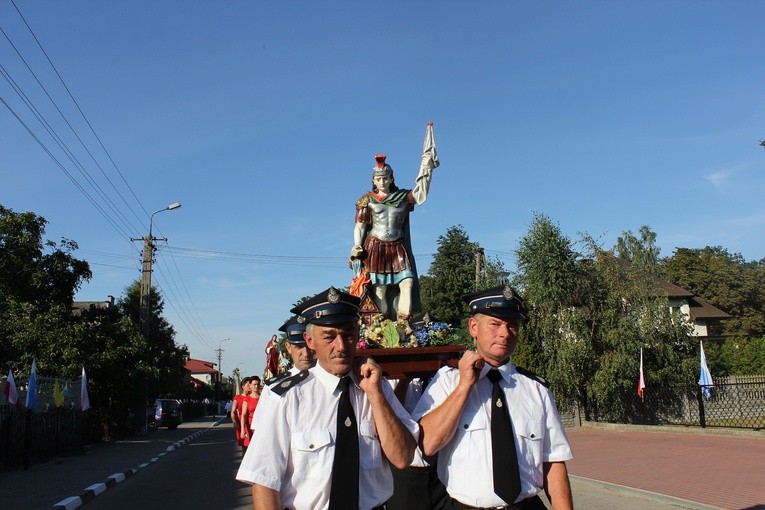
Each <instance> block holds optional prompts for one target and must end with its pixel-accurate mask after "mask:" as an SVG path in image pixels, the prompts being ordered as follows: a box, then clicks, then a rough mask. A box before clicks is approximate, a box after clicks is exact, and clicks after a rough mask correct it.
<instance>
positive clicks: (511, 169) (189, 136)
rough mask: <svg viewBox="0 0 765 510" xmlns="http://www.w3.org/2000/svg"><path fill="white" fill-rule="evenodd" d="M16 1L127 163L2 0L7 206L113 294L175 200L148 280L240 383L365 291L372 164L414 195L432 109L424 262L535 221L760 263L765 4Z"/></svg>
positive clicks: (416, 222)
mask: <svg viewBox="0 0 765 510" xmlns="http://www.w3.org/2000/svg"><path fill="white" fill-rule="evenodd" d="M15 2H16V5H17V6H18V8H19V10H20V11H21V13H22V14H23V15H24V17H25V19H26V21H27V23H28V24H29V25H30V26H31V28H32V30H33V31H34V34H35V35H36V36H37V38H38V39H39V41H40V43H41V44H42V46H43V48H44V49H45V51H46V52H47V54H48V56H49V57H50V59H51V61H52V62H53V63H54V65H55V66H56V69H57V70H58V72H59V73H60V75H61V76H62V77H63V79H64V82H65V83H66V86H67V87H68V89H69V90H70V91H71V93H72V95H73V96H74V98H75V99H76V101H77V103H78V104H79V106H80V108H81V109H82V110H83V111H84V112H85V115H86V117H87V119H88V121H89V123H90V125H92V127H93V129H94V131H95V133H96V134H97V135H98V138H99V139H100V141H101V143H103V146H104V147H105V148H106V150H107V151H108V153H106V152H104V150H103V149H102V148H101V146H100V143H99V141H98V139H96V138H95V137H94V135H93V133H92V132H91V131H90V128H89V127H88V125H87V123H86V122H85V121H84V120H83V118H82V116H80V114H79V113H78V111H77V107H76V106H75V105H74V103H73V102H72V100H71V99H70V98H69V96H68V94H67V92H66V89H64V87H63V86H62V85H61V83H60V82H59V81H58V78H57V77H56V74H55V72H54V71H53V70H52V68H51V67H50V65H49V64H48V63H47V61H46V59H45V56H44V55H43V54H42V52H41V51H40V49H39V47H37V45H36V43H35V41H34V39H33V38H32V36H31V35H30V33H29V31H28V30H27V28H26V26H25V25H24V22H23V21H22V19H21V18H20V17H19V15H18V13H17V12H16V9H15V8H14V4H13V3H11V1H10V0H5V1H3V2H2V3H0V28H2V29H3V32H4V34H5V35H3V34H0V64H2V66H3V67H2V70H3V72H2V75H0V97H1V98H2V99H3V101H4V102H6V103H7V104H8V107H6V106H5V105H3V104H0V155H1V157H0V179H2V181H1V182H2V186H0V203H1V204H3V205H4V206H6V207H9V208H11V209H13V210H15V211H34V212H35V213H37V214H40V215H42V216H44V217H45V218H46V219H47V220H48V222H49V225H48V228H47V232H46V237H47V238H48V239H52V240H58V239H59V238H61V237H66V238H69V239H73V240H75V241H77V242H78V243H79V246H80V250H79V251H78V252H77V255H78V256H79V257H80V258H83V259H86V260H88V261H89V262H91V264H92V269H93V279H92V280H91V281H90V282H89V283H87V284H86V285H85V286H84V287H83V288H82V289H81V291H80V292H79V293H78V295H77V298H78V299H81V300H105V299H106V296H107V295H109V294H112V295H116V296H120V295H122V294H123V292H124V289H125V288H126V287H127V286H128V285H129V284H130V283H131V282H132V281H134V280H136V279H138V278H139V277H140V272H139V268H140V250H141V243H140V242H131V241H130V237H141V236H144V235H146V234H147V233H148V223H149V217H148V214H150V213H151V212H153V211H156V210H159V209H161V208H163V207H165V206H166V205H167V204H170V203H172V202H176V201H177V202H181V203H182V204H183V207H182V208H181V209H178V210H175V211H169V212H163V213H160V214H157V215H156V216H155V217H154V234H155V235H157V236H159V237H167V239H168V241H167V243H163V242H160V243H159V251H158V253H157V264H156V266H155V269H156V271H155V273H154V279H153V281H154V283H155V284H156V285H157V286H158V287H159V289H160V291H161V292H162V295H163V298H164V299H165V302H166V310H165V311H166V316H167V318H168V319H169V320H170V321H171V322H172V323H173V325H174V326H175V328H176V330H177V333H178V334H177V338H176V340H177V341H178V342H179V343H183V344H187V345H188V346H189V348H190V350H191V355H192V356H193V357H195V358H201V359H207V360H214V359H215V350H216V349H217V348H219V347H221V348H223V349H224V353H223V371H224V372H225V373H227V374H229V373H230V372H231V370H232V369H233V368H234V367H235V366H238V367H239V368H240V369H241V370H242V372H243V373H245V374H251V373H260V372H262V369H263V366H264V364H265V355H264V352H263V349H264V346H265V343H266V342H267V341H268V339H269V338H270V337H271V335H272V334H274V333H276V329H277V328H278V327H279V326H280V325H281V324H282V322H283V321H284V320H285V319H286V318H287V317H288V316H289V308H290V307H291V305H292V303H294V302H295V301H297V300H298V299H299V298H300V297H302V296H305V295H309V294H314V293H316V292H318V291H321V290H323V289H325V288H327V287H328V286H329V285H335V286H344V285H348V284H349V282H350V277H351V273H350V270H349V269H348V268H347V265H346V260H347V256H348V253H349V251H350V248H351V245H352V230H353V221H354V219H353V215H354V202H355V201H356V199H357V198H358V197H359V196H360V195H361V194H363V193H364V192H365V191H367V190H368V189H369V186H370V179H371V168H372V166H373V164H374V160H373V156H374V154H376V153H380V152H383V153H386V154H388V162H389V163H390V164H391V165H392V166H393V169H394V171H395V175H396V179H397V181H396V182H397V184H398V185H399V186H404V187H411V186H412V185H413V180H414V177H415V175H416V172H417V168H418V165H419V160H420V151H421V148H422V141H423V137H424V134H425V125H426V123H427V121H433V122H434V127H435V135H436V144H437V148H438V152H439V156H440V159H441V167H439V168H438V169H437V170H436V173H435V175H434V178H433V183H432V185H431V194H430V196H429V198H428V201H427V202H426V203H425V204H424V205H423V206H422V207H418V208H417V209H416V210H415V212H414V214H413V217H412V229H413V230H412V237H413V245H414V252H415V255H416V256H417V261H418V266H419V268H420V271H421V272H424V271H426V270H427V268H428V266H429V264H430V260H431V257H432V254H433V253H434V252H435V251H436V242H437V238H438V236H439V235H442V234H444V233H445V232H446V230H447V229H448V228H449V227H451V226H453V225H457V224H461V225H463V226H464V227H465V229H466V230H467V232H468V233H469V235H470V238H471V240H473V241H476V242H478V243H480V244H481V245H482V246H483V247H484V248H485V249H486V251H487V254H488V255H490V256H493V257H499V258H500V259H501V260H502V261H504V262H505V264H506V266H507V267H508V268H510V269H512V268H513V266H514V256H513V251H514V250H515V248H516V247H517V243H518V240H519V238H520V237H521V236H523V235H524V234H525V233H526V232H527V230H528V226H529V224H530V222H531V220H532V218H533V215H534V214H535V213H543V214H546V215H547V216H549V217H550V218H551V219H552V220H554V221H555V222H557V223H558V224H559V225H560V227H561V229H562V230H563V232H564V233H565V234H567V235H569V236H570V237H572V238H573V239H577V238H578V237H579V233H580V232H587V233H589V234H591V235H593V236H595V237H597V238H599V239H600V241H601V243H602V244H603V246H605V247H611V246H612V245H613V244H614V242H615V240H616V237H617V236H619V235H620V234H621V233H622V232H623V231H625V230H632V231H633V232H637V230H638V229H639V228H640V226H641V225H648V226H650V227H651V229H652V230H654V231H655V232H656V233H657V236H658V244H659V246H660V247H661V250H662V255H665V256H669V255H671V254H672V253H673V251H674V250H675V248H676V247H688V248H701V247H704V246H707V245H711V246H717V245H720V246H723V247H725V248H727V249H728V250H729V251H731V252H734V253H741V254H742V255H743V256H744V257H745V258H746V259H747V260H760V259H762V258H763V257H765V236H763V235H762V232H763V228H764V227H765V205H763V201H762V199H761V197H760V195H761V190H762V189H763V184H765V173H764V170H765V149H763V147H760V146H759V145H758V144H759V141H760V140H762V139H765V87H763V84H764V83H765V67H763V66H762V65H761V62H762V55H761V53H762V19H764V18H765V4H763V3H762V2H756V1H733V2H706V1H681V0H678V1H673V2H656V1H650V2H623V1H613V2H602V1H600V2H562V1H561V2H544V1H543V2H493V1H486V2H470V3H466V2H456V1H439V2H429V1H428V2H426V1H423V2H403V1H392V2H350V1H347V2H307V1H300V2H298V1H294V2H251V1H229V2H199V1H188V2H181V1H172V2H171V1H163V2H154V1H152V2H148V1H130V2H126V1H122V2H116V1H115V2H93V1H89V2H86V1H81V0H72V1H68V2H60V1H52V0H38V1H23V0H15ZM8 39H10V41H12V43H13V46H12V45H11V43H10V42H9V40H8ZM14 46H15V48H16V50H18V52H19V53H21V55H22V56H23V57H24V60H25V61H26V64H25V63H24V62H23V61H22V60H21V59H20V58H19V56H18V55H17V53H16V50H14V48H13V47H14ZM27 65H28V66H29V67H30V68H31V69H32V70H33V71H34V72H35V74H36V76H37V80H39V81H40V83H42V84H43V85H44V86H45V90H46V91H47V94H49V95H50V96H51V97H52V98H53V99H54V100H55V102H56V104H57V106H58V108H59V109H60V110H61V111H62V112H63V114H64V115H65V116H66V118H67V120H68V122H69V123H70V124H71V126H72V130H73V131H75V132H76V133H77V136H79V137H80V139H81V140H82V145H85V146H86V147H87V148H88V151H90V153H91V154H92V158H91V156H90V155H88V152H87V151H86V150H85V149H84V148H83V146H82V145H81V144H80V142H79V141H77V138H76V137H75V135H74V134H73V133H72V131H71V130H70V129H69V128H68V127H67V125H66V123H65V122H64V121H63V120H62V119H61V117H60V116H59V114H58V113H57V111H56V109H55V108H54V107H53V106H52V105H51V103H50V101H49V100H48V99H47V97H46V94H45V92H43V90H42V89H41V87H40V85H39V84H38V83H37V80H36V79H35V78H34V77H33V76H32V75H31V74H30V72H29V70H28V69H27V67H26V66H27ZM8 78H11V79H12V80H13V83H15V85H16V86H17V87H18V88H19V89H20V90H22V91H23V92H24V94H26V96H27V97H28V98H29V100H30V101H31V102H32V103H33V104H34V105H35V107H36V108H37V109H38V110H39V112H40V114H41V115H42V116H43V117H44V118H45V119H46V121H47V122H48V123H49V124H50V125H51V127H52V128H53V129H54V130H55V131H56V133H58V136H59V137H60V138H61V139H62V140H63V143H64V144H65V146H66V147H67V148H68V149H69V150H70V151H71V152H72V153H73V154H74V155H75V156H76V158H74V160H75V161H78V162H79V165H80V166H81V167H82V171H83V173H86V175H89V176H90V179H92V180H93V182H95V183H97V185H98V189H100V190H101V191H100V194H99V192H96V191H94V189H93V188H91V186H90V184H88V182H87V181H86V178H85V177H83V175H82V174H81V171H80V169H78V165H77V164H76V163H74V162H72V161H70V160H69V159H68V158H67V156H66V155H65V153H64V151H63V150H62V149H61V148H60V147H59V146H58V145H56V143H55V142H54V141H53V140H52V138H51V137H50V136H49V135H48V134H47V133H46V132H45V130H44V129H43V127H42V126H41V124H40V123H39V122H38V121H37V120H36V119H35V118H34V116H33V115H32V114H31V113H30V111H29V110H28V108H27V107H26V106H25V105H24V103H23V102H22V100H21V99H20V98H19V96H18V95H17V94H16V92H15V91H14V88H13V87H12V85H11V82H10V81H9V79H8ZM16 115H17V116H18V117H20V118H21V120H22V121H23V123H24V124H22V123H21V122H20V121H19V120H17V118H16ZM24 125H26V126H28V127H29V129H30V130H31V131H32V132H33V133H35V136H36V137H38V138H39V139H40V141H41V142H42V144H43V145H44V146H45V147H46V149H43V148H42V147H41V146H40V144H38V143H37V142H36V141H35V139H34V138H33V137H32V136H31V135H30V134H29V133H28V132H27V130H26V128H25V127H24ZM46 150H47V151H49V152H50V153H51V154H52V155H53V156H54V157H55V158H56V160H57V161H58V162H59V163H60V165H61V166H62V167H64V169H66V171H67V172H68V173H70V174H71V175H72V176H73V178H74V179H75V180H76V181H77V182H78V184H79V185H80V186H82V187H83V188H84V189H85V190H86V191H87V192H88V195H89V196H90V197H91V198H92V200H93V201H95V202H96V203H98V204H99V205H100V207H101V208H102V209H103V210H104V211H105V213H104V214H102V213H100V212H99V210H98V209H97V208H96V207H95V206H94V205H93V204H92V203H91V201H90V200H89V199H88V198H87V197H86V196H85V195H84V194H83V193H82V192H81V191H80V190H78V188H77V187H76V186H75V185H74V184H73V183H72V181H71V180H70V179H69V178H67V176H66V175H65V172H64V171H63V170H62V169H61V168H60V167H59V164H57V163H56V162H55V161H54V160H53V159H52V157H51V156H49V155H48V154H47V152H46ZM94 160H95V161H94ZM112 160H113V162H114V163H112ZM105 176H108V180H107V178H106V177H105ZM123 179H124V180H123ZM126 182H127V184H125V183H126ZM101 194H102V195H103V196H104V197H106V198H103V197H101ZM106 201H109V202H111V206H109V205H104V204H105V202H106ZM104 216H106V217H108V218H109V219H108V220H107V219H106V218H105V217H104ZM113 224H116V225H117V226H118V227H119V228H115V226H114V225H113ZM224 339H230V340H226V341H224Z"/></svg>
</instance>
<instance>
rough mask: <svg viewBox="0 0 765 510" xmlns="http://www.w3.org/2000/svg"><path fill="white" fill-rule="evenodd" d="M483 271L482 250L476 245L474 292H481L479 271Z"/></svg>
mask: <svg viewBox="0 0 765 510" xmlns="http://www.w3.org/2000/svg"><path fill="white" fill-rule="evenodd" d="M482 269H483V248H481V247H480V246H478V245H476V248H475V290H481V289H480V285H481V271H482Z"/></svg>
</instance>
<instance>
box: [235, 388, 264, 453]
mask: <svg viewBox="0 0 765 510" xmlns="http://www.w3.org/2000/svg"><path fill="white" fill-rule="evenodd" d="M249 389H250V392H249V393H248V394H247V395H246V396H245V397H244V401H243V402H242V417H241V426H240V430H239V435H240V436H241V437H242V444H243V446H244V447H245V448H247V447H248V446H250V441H251V440H252V415H253V414H255V408H256V407H257V406H258V401H259V400H260V377H258V376H257V375H255V376H252V377H250V384H249Z"/></svg>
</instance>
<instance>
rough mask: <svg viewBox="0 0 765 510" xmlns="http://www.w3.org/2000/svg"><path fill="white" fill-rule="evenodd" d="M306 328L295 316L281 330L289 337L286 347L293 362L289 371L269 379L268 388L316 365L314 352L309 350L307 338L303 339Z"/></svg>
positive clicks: (267, 381)
mask: <svg viewBox="0 0 765 510" xmlns="http://www.w3.org/2000/svg"><path fill="white" fill-rule="evenodd" d="M305 326H306V325H305V322H301V321H299V320H298V316H297V315H294V316H292V317H291V318H290V319H289V320H287V322H285V323H284V324H282V326H281V327H280V328H279V331H281V332H282V333H284V334H285V335H287V339H286V341H285V343H284V347H285V349H287V354H288V355H289V357H290V359H291V360H292V366H291V367H290V368H289V370H287V371H285V372H282V373H281V374H279V375H277V376H276V377H272V378H270V379H267V380H266V381H265V382H266V385H267V386H270V385H271V384H273V383H275V382H277V381H280V380H282V379H283V378H285V377H289V376H291V375H295V374H297V373H298V372H302V371H303V370H308V369H309V368H311V367H312V366H314V365H315V364H316V357H315V355H314V352H313V351H312V350H311V349H309V348H308V346H307V345H306V343H305V338H303V333H305Z"/></svg>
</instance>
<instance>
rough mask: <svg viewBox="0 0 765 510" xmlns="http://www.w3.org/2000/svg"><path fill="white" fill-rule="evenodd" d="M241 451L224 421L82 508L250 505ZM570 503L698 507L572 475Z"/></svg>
mask: <svg viewBox="0 0 765 510" xmlns="http://www.w3.org/2000/svg"><path fill="white" fill-rule="evenodd" d="M240 461H241V452H240V450H239V449H238V447H237V446H236V444H235V442H234V434H233V430H232V428H231V425H230V424H228V423H225V424H222V425H220V426H218V427H215V428H212V429H210V430H208V431H207V432H206V433H205V434H203V435H201V436H200V437H198V438H197V439H194V440H192V441H191V442H190V443H189V444H187V445H185V446H183V447H182V448H179V449H177V450H176V451H173V452H172V453H170V454H168V455H166V456H164V457H163V458H162V459H161V460H160V461H158V462H155V463H153V464H152V465H150V466H148V467H146V468H144V469H142V470H141V471H140V472H139V473H138V474H136V475H135V476H133V477H131V478H129V479H128V480H126V481H124V482H122V483H120V484H119V485H117V486H116V487H114V488H112V489H110V490H108V491H106V492H104V493H103V494H101V495H99V496H98V497H96V498H95V499H93V500H92V501H91V502H88V503H86V505H85V509H86V510H132V509H135V508H145V509H154V508H194V509H197V508H198V509H229V510H245V509H247V510H251V509H252V500H251V497H250V489H249V486H247V485H245V484H242V483H240V482H237V481H236V480H235V479H234V475H235V474H236V470H237V469H238V467H239V463H240ZM572 487H573V493H574V503H575V506H576V508H578V509H587V510H645V509H646V508H651V509H653V510H678V509H694V508H701V507H702V506H698V505H695V504H692V503H689V504H684V503H682V502H679V501H678V500H674V499H672V498H665V497H663V496H661V495H659V494H651V493H647V492H646V493H643V492H640V491H635V490H631V489H626V488H622V487H620V486H615V485H609V484H604V483H600V482H597V481H589V480H587V479H583V478H578V477H572Z"/></svg>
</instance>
